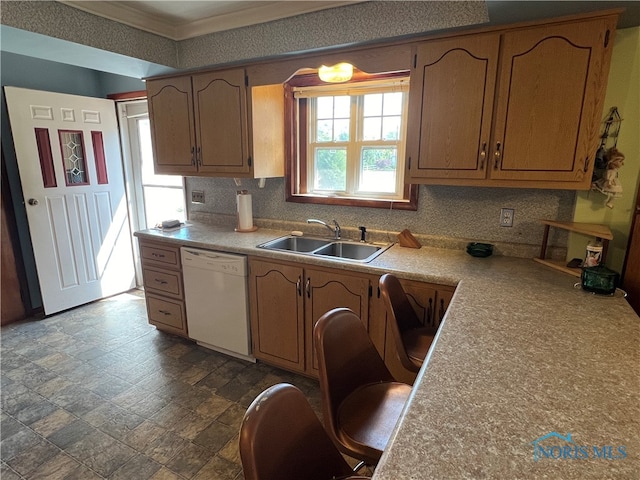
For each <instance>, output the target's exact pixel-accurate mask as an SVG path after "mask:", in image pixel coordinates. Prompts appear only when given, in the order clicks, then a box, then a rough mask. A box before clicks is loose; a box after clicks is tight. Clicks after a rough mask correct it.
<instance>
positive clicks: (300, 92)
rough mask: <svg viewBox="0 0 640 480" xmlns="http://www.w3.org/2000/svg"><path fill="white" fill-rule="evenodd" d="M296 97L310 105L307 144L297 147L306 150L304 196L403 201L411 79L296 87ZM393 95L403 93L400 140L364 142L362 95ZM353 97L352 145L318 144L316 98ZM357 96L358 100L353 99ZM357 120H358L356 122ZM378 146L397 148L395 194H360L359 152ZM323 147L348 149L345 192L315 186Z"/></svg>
mask: <svg viewBox="0 0 640 480" xmlns="http://www.w3.org/2000/svg"><path fill="white" fill-rule="evenodd" d="M292 90H293V94H294V98H298V99H299V98H306V99H310V101H309V102H308V105H307V121H306V124H307V128H308V132H307V143H306V145H300V144H298V145H299V147H298V148H306V149H307V152H306V153H307V155H306V158H307V169H306V170H307V185H308V191H307V192H305V193H304V194H307V195H316V196H318V195H320V196H336V197H340V196H343V197H346V198H356V199H357V198H359V199H367V200H390V201H402V200H403V198H404V171H405V168H404V166H405V144H406V129H407V111H408V103H409V95H408V91H409V79H408V78H401V79H392V80H389V79H386V80H375V81H368V82H362V83H354V84H346V85H321V86H313V87H294V88H293V89H292ZM391 92H403V93H404V98H403V107H402V114H401V123H400V125H401V127H400V132H399V139H398V140H382V139H381V140H364V139H362V136H363V135H362V129H363V123H364V122H363V121H362V120H363V119H364V112H363V108H364V105H363V104H364V101H363V100H364V99H363V95H365V94H367V93H391ZM342 95H349V96H352V101H351V117H350V118H351V121H350V128H349V130H350V133H349V138H351V139H353V140H351V141H349V142H317V141H316V138H315V133H316V120H315V119H316V114H315V113H316V112H315V108H316V107H315V105H316V102H315V98H318V97H323V96H342ZM354 97H355V98H354ZM354 119H355V120H354ZM369 145H370V146H378V147H382V148H384V147H387V146H388V147H395V148H396V149H397V162H396V185H395V192H393V193H385V192H367V191H358V190H357V186H358V185H359V182H360V174H361V170H362V165H361V162H360V151H361V148H362V147H366V146H369ZM323 147H325V148H326V147H336V148H340V147H346V149H347V179H346V190H345V191H335V190H315V189H313V187H312V186H313V185H314V171H315V168H314V167H315V165H314V162H315V155H314V149H315V148H323Z"/></svg>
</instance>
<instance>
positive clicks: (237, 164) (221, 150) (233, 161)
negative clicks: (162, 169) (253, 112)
mask: <svg viewBox="0 0 640 480" xmlns="http://www.w3.org/2000/svg"><path fill="white" fill-rule="evenodd" d="M244 82H245V75H244V70H241V69H238V70H227V71H222V72H213V73H204V74H200V75H194V76H193V99H194V107H195V125H196V137H197V141H198V147H197V148H198V150H197V155H196V157H197V162H198V167H199V169H200V172H202V173H233V174H237V175H241V174H244V175H247V174H249V170H250V159H249V136H248V131H247V129H248V126H247V94H246V87H245V84H244Z"/></svg>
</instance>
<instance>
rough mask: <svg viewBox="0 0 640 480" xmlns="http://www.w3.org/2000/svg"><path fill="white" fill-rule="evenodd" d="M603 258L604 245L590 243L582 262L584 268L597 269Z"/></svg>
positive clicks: (596, 242) (595, 242)
mask: <svg viewBox="0 0 640 480" xmlns="http://www.w3.org/2000/svg"><path fill="white" fill-rule="evenodd" d="M601 258H602V243H601V242H599V241H593V242H589V243H588V244H587V252H586V255H585V257H584V262H582V266H583V267H597V266H598V265H600V261H601Z"/></svg>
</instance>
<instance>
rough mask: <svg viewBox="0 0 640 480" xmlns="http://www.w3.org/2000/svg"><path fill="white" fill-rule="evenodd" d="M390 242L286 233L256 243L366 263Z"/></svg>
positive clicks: (287, 250) (265, 246) (286, 250)
mask: <svg viewBox="0 0 640 480" xmlns="http://www.w3.org/2000/svg"><path fill="white" fill-rule="evenodd" d="M391 245H393V244H392V243H390V244H385V245H374V244H371V243H357V242H350V241H348V240H329V239H324V238H313V237H296V236H293V235H288V236H286V237H280V238H276V239H274V240H270V241H268V242H265V243H261V244H260V245H258V248H265V249H267V250H281V251H285V252H290V253H298V254H301V255H314V256H316V255H317V256H322V257H327V258H333V259H335V260H347V261H351V262H360V263H367V262H370V261H371V260H373V259H374V258H376V257H377V256H378V255H380V254H381V253H382V252H384V251H385V250H386V249H388V248H389V247H390V246H391Z"/></svg>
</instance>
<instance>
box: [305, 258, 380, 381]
mask: <svg viewBox="0 0 640 480" xmlns="http://www.w3.org/2000/svg"><path fill="white" fill-rule="evenodd" d="M305 276H306V279H305V288H304V294H305V315H306V319H307V330H308V333H307V373H308V374H311V375H315V376H318V360H317V356H316V353H315V346H314V342H313V327H314V325H315V324H316V322H317V321H318V319H319V318H320V317H321V316H322V315H324V314H325V313H327V312H328V311H329V310H333V309H334V308H338V307H346V308H349V309H351V310H353V312H354V313H355V314H356V315H358V316H359V317H360V318H361V319H362V321H363V322H364V325H365V327H367V329H368V322H369V279H368V278H367V277H361V276H357V275H344V274H340V273H336V271H333V272H326V271H322V270H314V269H310V268H307V269H305Z"/></svg>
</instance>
